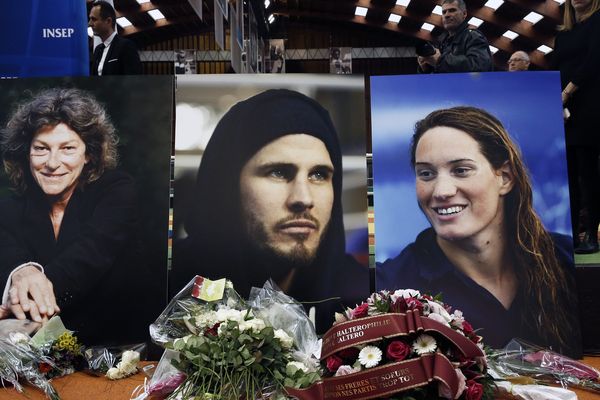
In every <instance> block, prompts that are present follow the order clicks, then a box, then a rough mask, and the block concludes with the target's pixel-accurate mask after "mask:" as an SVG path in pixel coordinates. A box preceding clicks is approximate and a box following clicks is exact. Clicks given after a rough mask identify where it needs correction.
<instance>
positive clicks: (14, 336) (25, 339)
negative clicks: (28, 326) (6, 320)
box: [8, 332, 29, 344]
mask: <svg viewBox="0 0 600 400" xmlns="http://www.w3.org/2000/svg"><path fill="white" fill-rule="evenodd" d="M8 339H9V340H10V341H11V342H12V343H13V344H22V343H29V336H28V335H26V334H24V333H22V332H11V333H9V334H8Z"/></svg>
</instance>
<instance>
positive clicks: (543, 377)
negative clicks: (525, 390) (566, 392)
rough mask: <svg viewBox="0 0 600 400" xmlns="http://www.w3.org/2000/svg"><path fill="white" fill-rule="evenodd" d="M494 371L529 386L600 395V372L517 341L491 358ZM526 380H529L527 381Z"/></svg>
mask: <svg viewBox="0 0 600 400" xmlns="http://www.w3.org/2000/svg"><path fill="white" fill-rule="evenodd" d="M489 362H490V372H491V374H492V375H493V376H494V377H495V378H497V379H506V380H509V381H515V382H523V381H525V382H526V383H533V384H535V383H542V384H544V383H557V384H560V385H561V386H563V387H565V388H566V387H578V388H583V389H587V390H590V391H594V392H596V393H600V372H599V371H598V370H596V369H595V368H592V367H589V366H587V365H585V364H583V363H581V362H578V361H576V360H573V359H571V358H569V357H566V356H563V355H561V354H558V353H555V352H553V351H550V350H547V349H544V348H541V347H539V346H536V345H533V344H530V343H527V342H525V341H523V340H519V339H513V340H512V341H511V342H509V343H508V345H506V346H505V348H504V349H502V350H498V351H496V352H494V353H492V354H490V356H489ZM526 378H529V380H527V379H526Z"/></svg>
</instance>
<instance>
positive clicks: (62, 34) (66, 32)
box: [42, 28, 75, 38]
mask: <svg viewBox="0 0 600 400" xmlns="http://www.w3.org/2000/svg"><path fill="white" fill-rule="evenodd" d="M74 32H75V29H73V28H42V36H43V37H45V38H69V37H71V35H73V33H74Z"/></svg>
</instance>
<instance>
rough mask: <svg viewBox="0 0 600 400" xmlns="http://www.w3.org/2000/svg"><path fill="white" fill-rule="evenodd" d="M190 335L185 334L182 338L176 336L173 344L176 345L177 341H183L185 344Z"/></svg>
mask: <svg viewBox="0 0 600 400" xmlns="http://www.w3.org/2000/svg"><path fill="white" fill-rule="evenodd" d="M191 337H192V335H187V336H184V337H182V338H177V339H175V340H174V341H173V346H175V345H177V343H179V342H183V343H184V344H187V342H188V340H190V338H191Z"/></svg>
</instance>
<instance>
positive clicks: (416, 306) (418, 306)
mask: <svg viewBox="0 0 600 400" xmlns="http://www.w3.org/2000/svg"><path fill="white" fill-rule="evenodd" d="M406 305H407V306H408V308H409V309H410V310H419V312H420V313H421V314H423V303H421V302H420V301H419V300H417V299H415V298H414V297H409V298H408V299H406Z"/></svg>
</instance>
